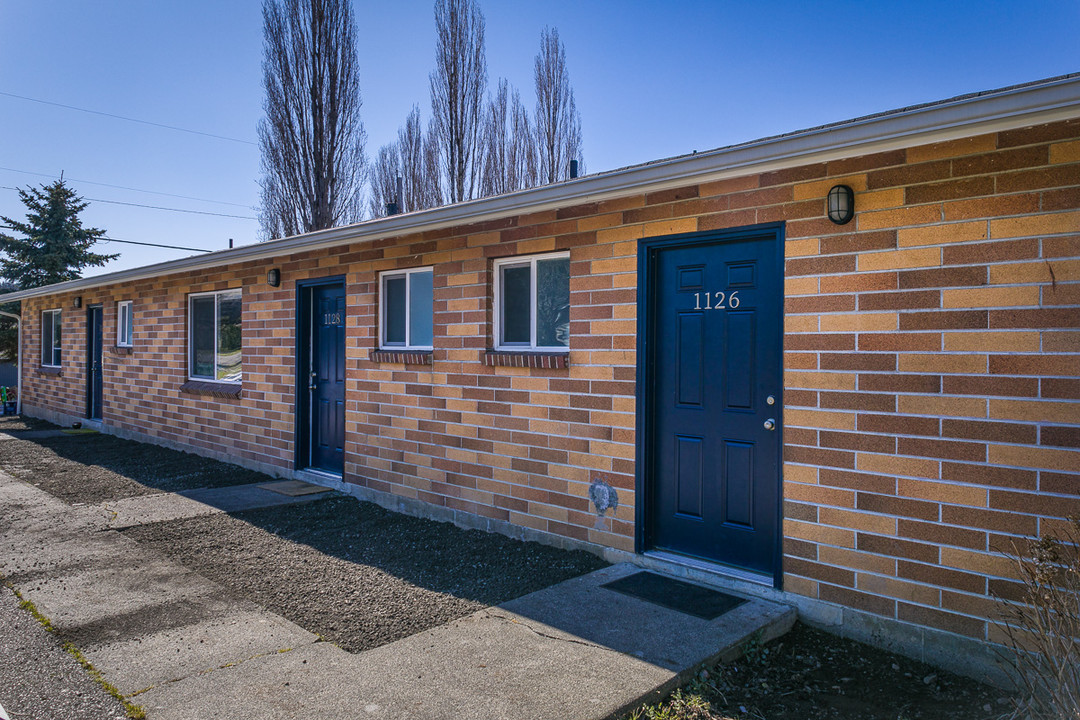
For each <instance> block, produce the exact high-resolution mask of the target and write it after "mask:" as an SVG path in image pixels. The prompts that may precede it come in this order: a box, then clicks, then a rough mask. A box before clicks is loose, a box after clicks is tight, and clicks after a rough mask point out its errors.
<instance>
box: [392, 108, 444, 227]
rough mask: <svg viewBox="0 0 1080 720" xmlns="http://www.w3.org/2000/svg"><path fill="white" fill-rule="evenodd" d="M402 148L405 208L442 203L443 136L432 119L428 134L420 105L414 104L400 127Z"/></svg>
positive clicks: (403, 199) (410, 208) (426, 206)
mask: <svg viewBox="0 0 1080 720" xmlns="http://www.w3.org/2000/svg"><path fill="white" fill-rule="evenodd" d="M398 147H399V149H400V152H401V172H402V195H403V197H402V198H401V202H402V203H403V208H402V209H403V210H404V211H405V212H412V211H414V210H424V209H427V208H431V207H436V206H438V205H442V202H443V199H442V191H441V189H440V180H439V168H440V162H439V139H438V136H437V135H436V133H435V132H434V129H433V127H432V125H431V124H430V123H429V125H428V132H427V136H426V137H425V135H424V131H423V129H422V128H421V127H420V108H419V107H416V106H413V109H412V112H410V113H409V115H408V117H406V118H405V124H404V125H403V126H402V127H401V128H400V129H399V130H398Z"/></svg>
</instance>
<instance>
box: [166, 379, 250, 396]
mask: <svg viewBox="0 0 1080 720" xmlns="http://www.w3.org/2000/svg"><path fill="white" fill-rule="evenodd" d="M243 389H244V386H243V385H241V384H239V383H222V382H214V381H212V380H188V381H187V382H186V383H184V384H183V385H181V386H180V392H182V393H185V394H187V395H209V396H210V397H216V398H239V397H240V392H241V391H242V390H243Z"/></svg>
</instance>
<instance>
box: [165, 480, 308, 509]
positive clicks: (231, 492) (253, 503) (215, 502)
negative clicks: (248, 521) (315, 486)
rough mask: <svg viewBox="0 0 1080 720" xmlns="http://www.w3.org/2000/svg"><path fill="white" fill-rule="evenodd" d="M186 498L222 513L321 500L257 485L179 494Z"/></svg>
mask: <svg viewBox="0 0 1080 720" xmlns="http://www.w3.org/2000/svg"><path fill="white" fill-rule="evenodd" d="M179 494H180V495H183V496H184V497H186V498H189V499H191V500H195V501H197V502H201V503H203V504H204V505H210V506H212V507H215V508H218V509H219V510H222V511H223V512H240V511H241V510H254V509H256V508H263V507H273V506H276V505H291V504H293V503H301V502H311V501H312V500H321V499H322V498H321V497H319V496H318V495H306V496H300V497H289V496H288V495H282V494H281V493H278V492H273V491H270V490H264V489H263V488H261V487H260V486H259V485H256V484H252V485H235V486H233V487H223V488H202V489H199V490H185V491H184V492H181V493H179Z"/></svg>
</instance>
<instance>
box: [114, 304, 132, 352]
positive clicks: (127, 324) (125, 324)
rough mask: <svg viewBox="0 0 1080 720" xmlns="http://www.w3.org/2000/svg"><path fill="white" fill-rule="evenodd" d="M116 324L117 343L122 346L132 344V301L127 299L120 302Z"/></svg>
mask: <svg viewBox="0 0 1080 720" xmlns="http://www.w3.org/2000/svg"><path fill="white" fill-rule="evenodd" d="M116 308H117V321H116V322H117V325H116V344H117V345H122V346H129V345H131V337H132V332H131V301H130V300H126V301H124V302H121V303H118V304H117V306H116Z"/></svg>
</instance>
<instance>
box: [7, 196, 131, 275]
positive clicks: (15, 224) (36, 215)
mask: <svg viewBox="0 0 1080 720" xmlns="http://www.w3.org/2000/svg"><path fill="white" fill-rule="evenodd" d="M19 199H20V200H21V201H22V203H23V205H25V206H26V208H27V213H26V221H25V222H20V221H18V220H13V219H12V218H9V217H3V216H0V220H2V221H3V224H4V225H6V226H7V227H9V228H10V229H12V230H15V231H16V232H18V233H20V234H21V235H23V236H24V237H22V238H17V237H12V236H10V235H5V234H3V233H0V253H3V255H4V257H0V278H6V279H7V280H10V281H11V282H12V283H13V284H14V285H15V286H16V287H18V288H19V289H20V290H28V289H30V288H35V287H41V286H42V285H51V284H53V283H58V282H64V281H65V280H74V279H76V278H78V277H80V275H81V272H82V269H83V268H85V267H96V266H100V265H104V264H105V263H107V262H109V261H110V260H112V259H113V258H115V257H117V256H116V255H115V254H114V255H101V254H99V253H95V252H91V251H90V248H91V246H92V245H93V244H94V243H95V242H97V241H98V239H100V238H101V237H102V236H103V235H104V234H105V231H104V230H98V229H97V228H85V227H83V224H82V221H80V220H79V213H80V212H82V211H83V210H84V209H85V208H86V206H87V205H88V203H87V202H85V201H84V200H83V199H82V198H80V197H79V196H78V195H76V194H75V191H74V190H72V189H71V188H69V187H68V186H67V184H66V183H65V182H64V181H63V180H57V181H56V182H54V183H52V184H50V185H42V186H41V187H40V188H33V187H31V188H28V189H26V190H23V189H22V188H20V189H19Z"/></svg>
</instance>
